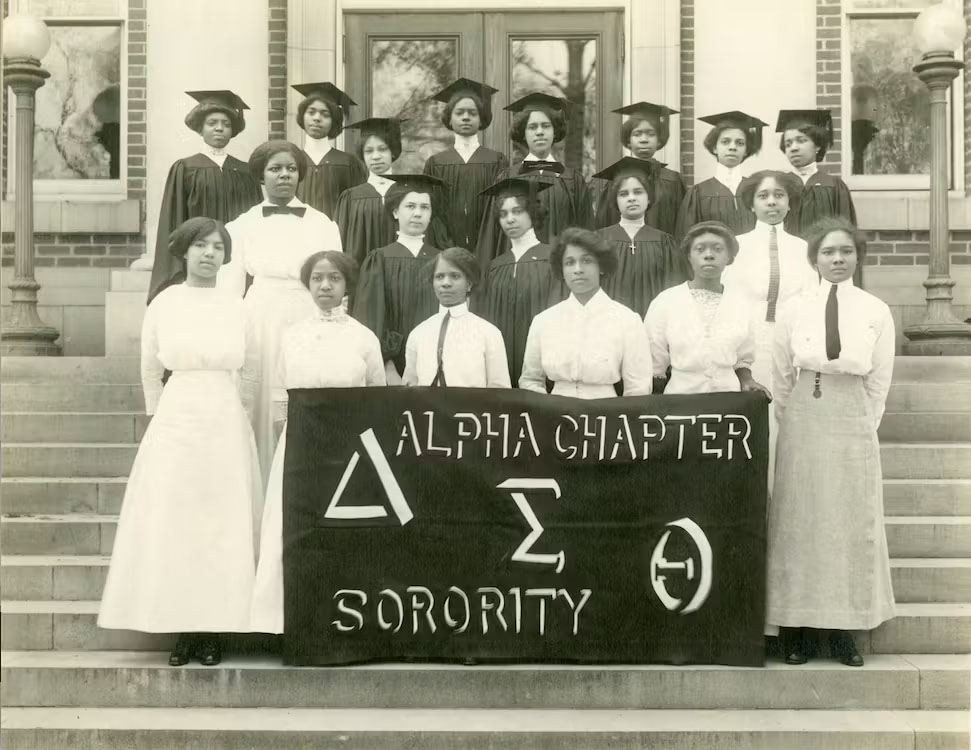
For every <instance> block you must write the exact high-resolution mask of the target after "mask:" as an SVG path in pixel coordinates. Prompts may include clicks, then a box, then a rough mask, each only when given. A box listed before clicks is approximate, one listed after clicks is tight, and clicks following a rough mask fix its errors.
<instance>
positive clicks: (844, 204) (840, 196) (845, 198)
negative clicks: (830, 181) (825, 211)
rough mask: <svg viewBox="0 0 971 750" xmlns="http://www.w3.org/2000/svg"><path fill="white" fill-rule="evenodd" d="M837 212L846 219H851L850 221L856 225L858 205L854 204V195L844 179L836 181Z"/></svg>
mask: <svg viewBox="0 0 971 750" xmlns="http://www.w3.org/2000/svg"><path fill="white" fill-rule="evenodd" d="M836 213H837V214H839V215H840V216H842V217H843V218H845V219H849V221H850V223H851V224H852V225H853V226H856V207H855V206H854V205H853V196H852V195H851V194H850V189H849V188H848V187H847V186H846V183H845V182H843V181H842V180H839V181H838V182H837V183H836Z"/></svg>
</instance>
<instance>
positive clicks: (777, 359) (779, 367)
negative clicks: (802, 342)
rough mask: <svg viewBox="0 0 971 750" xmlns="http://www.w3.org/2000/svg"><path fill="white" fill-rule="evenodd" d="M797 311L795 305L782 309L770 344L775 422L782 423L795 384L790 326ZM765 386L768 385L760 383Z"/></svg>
mask: <svg viewBox="0 0 971 750" xmlns="http://www.w3.org/2000/svg"><path fill="white" fill-rule="evenodd" d="M797 311H798V306H796V305H795V304H793V305H789V306H787V308H783V309H782V310H781V311H780V312H781V314H780V315H779V317H778V318H777V320H776V323H775V331H774V340H773V342H772V403H773V404H775V420H776V422H777V423H779V424H781V423H782V415H783V413H784V412H785V408H786V402H787V401H788V400H789V394H790V393H792V388H793V386H794V385H795V382H796V367H795V364H793V361H792V346H791V341H792V326H793V318H794V317H795V315H796V313H797ZM762 385H765V386H767V385H768V383H762Z"/></svg>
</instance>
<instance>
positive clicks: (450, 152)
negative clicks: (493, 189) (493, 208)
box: [424, 146, 509, 252]
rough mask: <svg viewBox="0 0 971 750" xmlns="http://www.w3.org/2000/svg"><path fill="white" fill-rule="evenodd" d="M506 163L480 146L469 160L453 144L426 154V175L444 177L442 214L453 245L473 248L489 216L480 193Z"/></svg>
mask: <svg viewBox="0 0 971 750" xmlns="http://www.w3.org/2000/svg"><path fill="white" fill-rule="evenodd" d="M508 166H509V160H508V159H507V158H506V155H505V154H501V153H499V152H498V151H493V150H492V149H488V148H484V147H483V146H479V148H477V149H476V150H475V153H473V154H472V157H471V158H470V159H469V161H468V163H466V162H465V160H464V159H463V158H462V157H461V156H460V155H459V153H458V151H456V150H455V148H454V147H453V148H447V149H445V150H444V151H441V152H439V153H437V154H432V155H431V156H430V157H428V161H426V162H425V169H424V172H425V174H427V175H431V176H432V177H437V178H438V179H440V180H444V181H445V183H446V184H447V185H448V189H447V191H446V196H445V201H444V202H445V210H444V211H443V215H444V221H445V224H446V226H447V227H448V232H449V235H450V236H451V239H452V242H453V243H454V244H455V245H458V246H459V247H464V248H465V249H466V250H469V251H470V252H474V251H475V244H476V242H477V241H478V238H479V227H480V225H481V224H482V219H483V217H488V219H487V220H491V218H492V215H491V214H490V213H489V199H488V197H484V196H480V195H479V192H480V191H482V190H485V189H486V188H487V187H489V186H490V185H492V184H493V183H494V182H495V181H496V175H497V174H499V172H500V170H503V169H506V168H507V167H508Z"/></svg>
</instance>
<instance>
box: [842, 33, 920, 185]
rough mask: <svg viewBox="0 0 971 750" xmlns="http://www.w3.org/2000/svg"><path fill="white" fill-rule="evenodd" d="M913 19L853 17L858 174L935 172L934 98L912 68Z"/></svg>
mask: <svg viewBox="0 0 971 750" xmlns="http://www.w3.org/2000/svg"><path fill="white" fill-rule="evenodd" d="M913 27H914V19H913V18H852V19H850V22H849V31H850V65H851V68H852V72H853V80H852V89H851V98H852V151H853V174H867V175H888V174H897V175H917V174H928V173H929V172H930V101H929V94H928V91H927V87H926V86H925V85H924V84H923V83H921V81H920V79H919V78H918V77H917V76H916V75H914V73H913V71H912V70H911V67H912V66H913V65H914V62H915V61H916V60H918V59H920V54H919V52H918V51H917V48H916V47H915V46H914V39H913Z"/></svg>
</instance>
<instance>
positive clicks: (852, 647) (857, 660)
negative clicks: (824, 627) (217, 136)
mask: <svg viewBox="0 0 971 750" xmlns="http://www.w3.org/2000/svg"><path fill="white" fill-rule="evenodd" d="M829 650H830V653H832V655H833V656H835V657H836V658H837V659H839V660H840V661H841V662H842V663H843V664H845V665H846V666H848V667H862V666H863V657H862V656H861V655H860V652H859V651H858V650H857V648H856V641H854V640H853V636H852V635H850V633H848V632H846V631H845V630H837V631H836V632H835V633H830V636H829Z"/></svg>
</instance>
